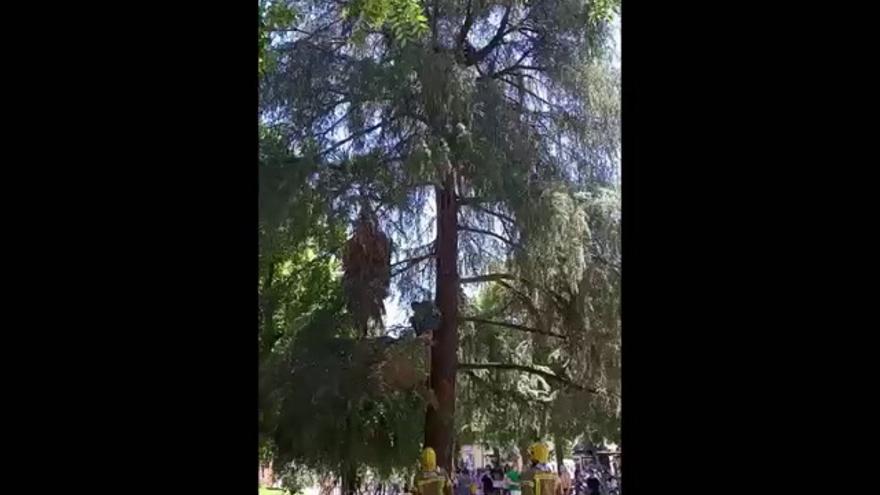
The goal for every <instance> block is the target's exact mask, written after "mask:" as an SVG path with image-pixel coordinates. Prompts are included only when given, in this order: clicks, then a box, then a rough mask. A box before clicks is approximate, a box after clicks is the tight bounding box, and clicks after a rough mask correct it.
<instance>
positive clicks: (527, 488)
mask: <svg viewBox="0 0 880 495" xmlns="http://www.w3.org/2000/svg"><path fill="white" fill-rule="evenodd" d="M529 457H530V458H531V462H530V465H529V467H528V468H527V469H526V470H525V471H523V473H522V474H521V475H520V486H521V487H522V495H562V483H560V482H559V476H557V475H556V473H554V472H553V470H552V469H551V468H550V466H549V465H548V464H547V460H548V459H549V458H550V450H549V449H548V448H547V445H545V444H543V443H540V442H539V443H536V444H534V445H532V447H531V448H530V449H529Z"/></svg>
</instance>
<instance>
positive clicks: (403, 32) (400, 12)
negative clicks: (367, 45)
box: [344, 0, 428, 45]
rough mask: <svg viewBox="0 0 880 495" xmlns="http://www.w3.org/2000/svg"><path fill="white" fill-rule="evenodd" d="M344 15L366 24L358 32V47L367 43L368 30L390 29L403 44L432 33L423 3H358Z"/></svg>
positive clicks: (393, 0)
mask: <svg viewBox="0 0 880 495" xmlns="http://www.w3.org/2000/svg"><path fill="white" fill-rule="evenodd" d="M344 15H345V16H346V17H347V18H350V19H357V20H358V22H359V23H360V24H362V25H361V26H359V29H360V30H359V31H358V32H357V33H355V36H357V37H358V44H362V43H363V41H364V38H365V36H366V31H365V29H374V30H375V29H381V28H382V27H386V26H387V27H388V28H389V29H390V30H391V32H393V33H394V36H395V38H396V39H397V40H398V41H399V42H400V44H401V45H406V43H408V42H410V41H413V40H416V39H418V38H419V37H421V36H422V35H424V34H425V33H426V32H427V31H428V18H427V17H425V14H424V11H423V7H422V5H421V2H419V0H357V1H355V2H352V3H351V4H350V5H349V7H348V8H347V10H346V11H345V13H344Z"/></svg>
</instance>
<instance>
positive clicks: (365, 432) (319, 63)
mask: <svg viewBox="0 0 880 495" xmlns="http://www.w3.org/2000/svg"><path fill="white" fill-rule="evenodd" d="M266 5H268V4H266ZM285 5H288V6H292V7H295V9H296V12H298V13H300V14H301V15H299V16H296V17H295V18H291V17H288V18H284V16H283V15H282V16H277V15H276V17H275V18H276V20H274V21H271V22H270V21H269V20H265V21H264V26H269V25H271V26H275V29H285V30H287V31H286V33H287V34H284V35H282V34H277V35H271V36H268V37H267V38H265V40H266V41H265V42H264V43H262V44H261V47H262V48H261V49H262V50H264V51H266V52H267V53H268V52H271V57H270V56H269V55H267V56H266V57H265V58H266V60H271V63H263V64H262V65H261V68H260V70H261V75H262V77H261V80H260V84H261V86H260V109H261V121H262V123H263V125H264V127H263V129H262V130H261V133H262V134H261V146H260V153H261V158H260V159H261V174H260V175H261V178H260V183H261V192H260V209H261V215H260V228H261V238H260V239H261V251H260V253H261V254H260V256H261V279H260V287H261V297H262V299H261V301H263V302H261V308H262V313H261V314H266V315H271V316H270V317H268V318H267V317H265V316H264V317H263V327H264V328H270V329H271V330H264V331H263V332H262V333H261V335H263V337H261V338H263V344H264V345H263V346H262V347H263V349H264V360H263V370H262V373H261V380H262V383H261V414H263V418H262V420H261V432H262V435H263V437H262V438H263V441H264V445H266V446H267V449H268V450H269V451H271V454H269V455H270V456H271V457H273V458H274V459H275V460H276V464H278V465H279V468H281V467H288V468H290V469H291V471H290V472H291V473H292V474H291V480H299V479H303V476H304V474H303V473H307V472H308V473H319V474H326V473H335V474H336V475H339V474H341V473H345V472H349V470H350V469H351V468H353V467H354V468H359V469H361V470H363V469H366V468H370V469H372V470H375V471H378V472H381V473H383V474H385V475H389V473H393V472H395V471H396V470H406V469H407V468H408V467H411V466H412V464H413V461H414V460H415V459H416V458H417V455H416V454H417V451H418V445H419V443H420V442H421V438H422V436H421V433H422V432H421V428H422V425H423V423H422V421H423V413H424V403H425V401H426V398H429V396H428V394H425V393H424V391H420V390H418V389H417V387H414V386H413V383H415V382H418V381H419V380H420V379H421V378H423V374H424V363H421V362H420V361H419V360H420V359H421V356H422V351H423V349H422V348H420V347H418V346H417V345H415V344H413V343H404V342H400V343H395V344H393V345H390V346H388V347H385V348H383V349H384V350H379V348H378V347H376V346H377V345H378V341H380V340H381V339H363V338H361V339H358V338H357V335H358V333H357V332H356V330H355V328H356V325H355V324H354V319H353V316H354V315H352V308H354V307H355V306H352V305H351V302H352V298H353V296H352V295H351V294H354V293H359V291H349V293H348V298H346V297H345V293H344V292H343V291H342V289H341V287H342V282H341V281H340V279H339V262H338V261H337V260H339V259H340V258H341V256H342V251H341V246H342V244H343V241H344V239H345V238H346V237H350V236H347V235H346V231H347V230H348V229H349V228H351V227H353V223H354V222H355V221H356V219H357V218H358V214H359V213H360V212H361V211H363V209H364V207H365V206H366V207H367V208H368V209H369V210H370V211H374V212H376V213H375V214H376V223H377V226H378V228H380V229H381V231H382V232H384V233H387V236H388V237H389V238H390V239H391V240H393V241H394V242H393V243H392V244H391V252H390V256H389V257H390V259H391V261H392V263H393V262H395V261H397V262H400V264H398V265H394V266H392V267H391V274H390V283H391V287H394V288H395V289H396V291H397V292H398V294H399V295H401V296H402V297H403V299H404V300H406V301H411V300H427V299H431V298H433V290H432V285H433V284H434V282H435V276H434V273H433V272H434V266H435V265H434V263H433V261H432V258H431V257H430V255H431V251H432V249H433V240H434V236H435V233H434V232H433V229H432V227H433V225H432V224H433V219H429V220H427V221H426V220H424V219H423V215H424V211H425V207H426V205H427V204H428V202H429V201H431V200H432V194H431V193H432V192H433V188H434V187H435V186H436V185H437V184H440V183H441V181H442V180H443V179H444V177H447V176H448V175H449V174H450V173H451V172H453V171H454V172H455V174H456V178H457V184H456V194H458V196H459V197H460V198H461V199H465V198H467V199H469V200H470V201H469V202H467V204H463V205H462V208H461V212H460V215H459V218H458V223H459V224H461V225H466V226H468V227H471V228H472V230H470V231H461V232H460V241H459V252H458V256H459V266H460V270H461V274H462V276H463V277H470V276H475V275H479V274H484V273H487V272H504V273H507V274H509V275H511V277H510V278H508V279H505V280H504V281H505V284H504V285H502V284H500V283H492V284H487V285H485V286H483V287H480V290H479V293H478V297H477V298H476V300H471V299H470V298H468V297H467V294H465V293H464V292H462V295H461V301H462V304H461V306H462V308H461V313H462V314H463V315H465V316H467V315H478V316H480V317H483V318H485V319H491V320H496V321H507V322H512V323H514V324H519V325H524V326H528V327H532V328H535V329H539V330H541V331H543V332H545V333H546V332H551V333H555V334H560V335H564V336H565V337H566V338H565V339H564V340H562V339H556V338H555V337H550V336H548V335H542V334H541V333H540V332H539V333H534V332H532V333H530V332H525V331H520V330H516V329H512V328H506V327H499V326H497V325H488V324H482V323H481V324H474V323H464V324H461V325H460V326H459V337H460V342H459V343H460V348H459V360H460V361H462V362H469V363H507V364H511V365H516V366H520V367H528V368H529V369H531V370H532V371H533V372H523V371H522V368H517V369H515V370H504V369H497V368H496V369H468V370H461V372H460V373H459V381H458V388H457V405H456V408H455V410H456V428H457V433H458V434H459V440H460V441H463V440H485V441H491V442H494V443H496V444H498V445H502V446H504V447H506V448H510V449H518V450H520V451H522V450H523V449H524V447H525V446H527V445H528V443H529V442H531V441H533V440H534V439H536V438H540V437H543V438H546V439H551V438H553V437H559V438H561V439H562V440H567V441H571V440H573V439H574V438H575V437H577V436H579V435H581V434H585V433H589V434H590V435H596V436H606V437H608V438H614V436H615V435H616V432H617V431H618V429H619V426H618V424H619V422H618V411H619V400H618V399H617V397H616V396H615V392H616V391H617V390H619V367H620V359H619V335H620V325H619V290H620V282H619V265H620V251H619V209H618V204H619V198H618V197H617V190H616V187H617V185H616V184H617V176H618V175H617V168H618V162H619V123H620V111H619V74H618V73H617V72H616V71H615V70H614V69H612V68H611V67H610V66H609V64H608V59H607V48H608V46H609V43H610V42H609V39H610V36H609V33H610V31H609V30H610V22H609V21H610V19H611V17H612V16H613V15H614V14H615V13H616V12H617V11H618V10H619V1H618V0H610V1H609V0H591V1H584V0H544V1H541V2H537V3H536V2H506V1H500V0H488V1H481V2H466V1H461V0H440V1H438V2H431V3H429V4H425V5H422V4H420V3H419V2H418V0H356V1H354V2H351V3H348V4H345V5H343V4H341V3H335V2H320V1H315V0H296V1H295V2H291V3H288V4H285ZM469 6H470V7H469ZM264 10H266V12H268V11H269V10H268V9H264ZM426 11H427V12H430V13H431V14H432V15H436V16H437V17H436V18H432V19H431V22H430V23H429V22H428V20H427V19H426V15H425V13H426ZM505 12H506V13H507V14H505ZM279 18H280V20H278V19H279ZM267 19H271V16H269V17H267ZM435 20H436V22H434V21H435ZM276 21H277V22H276ZM505 22H506V23H507V24H505ZM463 30H464V31H467V33H465V34H466V36H460V33H461V32H462V31H463ZM429 39H430V43H429V42H428V41H429ZM479 230H482V231H484V232H493V233H495V234H496V235H495V236H491V235H485V233H483V234H481V233H479V232H478V231H479ZM402 246H410V247H408V248H404V247H402ZM382 254H383V256H382V258H383V260H384V259H385V254H386V253H382ZM408 258H413V259H415V261H412V262H403V261H402V260H405V259H408ZM384 264H385V263H384V261H383V263H377V264H376V266H377V267H378V266H379V265H383V268H382V270H376V272H377V273H378V272H380V271H381V272H382V273H383V275H382V277H367V278H382V282H383V283H382V284H380V285H377V286H376V287H377V289H378V288H381V289H383V290H384V288H385V287H387V285H385V281H384V280H385V276H386V275H388V274H387V271H386V270H385V267H384ZM270 273H272V275H271V276H270ZM279 274H281V275H279ZM279 276H280V277H281V279H283V280H285V281H286V282H285V283H284V284H276V280H277V278H278V277H279ZM367 282H369V281H367ZM275 288H277V290H276V289H275ZM273 291H274V292H273ZM380 292H381V291H378V290H377V292H376V294H380ZM264 294H265V295H266V296H264ZM273 294H274V295H273ZM380 295H384V292H382V293H381V294H380ZM370 299H371V301H372V303H371V307H372V308H375V309H377V311H369V312H367V314H369V315H371V316H370V317H371V318H372V319H373V321H378V318H376V317H375V315H380V314H381V312H380V311H378V303H377V300H378V296H376V297H371V298H370ZM347 308H348V309H347ZM354 312H357V311H356V310H355V311H354ZM266 322H270V324H267V323H266ZM413 345H414V347H409V346H413ZM554 376H555V377H556V378H557V379H554ZM414 377H415V378H414ZM414 380H415V381H414ZM297 473H299V474H297ZM291 483H294V482H293V481H291Z"/></svg>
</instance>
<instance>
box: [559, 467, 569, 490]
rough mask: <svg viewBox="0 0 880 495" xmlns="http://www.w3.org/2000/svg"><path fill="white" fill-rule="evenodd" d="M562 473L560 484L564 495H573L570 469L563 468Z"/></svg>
mask: <svg viewBox="0 0 880 495" xmlns="http://www.w3.org/2000/svg"><path fill="white" fill-rule="evenodd" d="M560 471H561V474H560V475H559V484H560V485H561V486H562V495H571V475H570V474H568V468H567V467H565V466H562V467H561V468H560Z"/></svg>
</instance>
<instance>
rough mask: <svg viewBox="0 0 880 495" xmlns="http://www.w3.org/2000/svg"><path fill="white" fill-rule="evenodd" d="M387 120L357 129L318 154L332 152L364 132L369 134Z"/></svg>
mask: <svg viewBox="0 0 880 495" xmlns="http://www.w3.org/2000/svg"><path fill="white" fill-rule="evenodd" d="M388 122H390V121H388V120H383V121H382V122H379V123H378V124H376V125H374V126H370V127H367V128H366V129H363V130H360V131H358V132H356V133H354V134H352V135H351V136H348V137H347V138H345V139H343V140H342V141H339V142H338V143H336V144H334V145H333V146H331V147H329V148H327V149H326V150H324V151H322V152H320V153H318V156H324V155H326V154H327V153H330V152H332V151H333V150H335V149H336V148H339V147H340V146H342V145H344V144H345V143H347V142H349V141H351V140H353V139H357V138H359V137H361V136H363V135H365V134H369V133H371V132H373V131H375V130H376V129H378V128H380V127H382V126H383V125H385V124H387V123H388Z"/></svg>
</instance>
